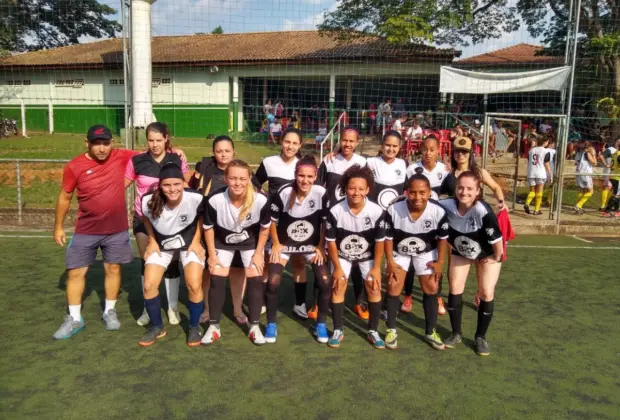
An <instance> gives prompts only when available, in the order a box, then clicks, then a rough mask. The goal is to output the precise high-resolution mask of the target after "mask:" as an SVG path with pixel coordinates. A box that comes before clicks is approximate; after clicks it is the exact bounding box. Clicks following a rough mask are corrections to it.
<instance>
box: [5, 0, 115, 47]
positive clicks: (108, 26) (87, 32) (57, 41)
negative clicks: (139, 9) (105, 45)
mask: <svg viewBox="0 0 620 420" xmlns="http://www.w3.org/2000/svg"><path fill="white" fill-rule="evenodd" d="M0 10H1V11H2V18H0V51H2V50H4V51H5V53H6V52H24V51H33V50H41V49H47V48H56V47H63V46H66V45H71V44H77V43H79V40H80V38H82V37H90V38H114V37H115V36H116V35H117V34H118V33H119V32H120V31H121V29H122V27H121V25H120V23H118V22H117V21H115V20H113V19H108V18H107V17H108V16H111V15H114V14H116V10H114V9H113V8H111V7H109V6H107V5H105V4H99V3H98V2H97V1H96V0H0Z"/></svg>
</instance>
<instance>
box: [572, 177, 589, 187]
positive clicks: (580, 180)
mask: <svg viewBox="0 0 620 420" xmlns="http://www.w3.org/2000/svg"><path fill="white" fill-rule="evenodd" d="M575 183H576V184H577V186H578V187H579V188H584V189H586V188H587V189H590V188H592V177H591V176H577V177H575Z"/></svg>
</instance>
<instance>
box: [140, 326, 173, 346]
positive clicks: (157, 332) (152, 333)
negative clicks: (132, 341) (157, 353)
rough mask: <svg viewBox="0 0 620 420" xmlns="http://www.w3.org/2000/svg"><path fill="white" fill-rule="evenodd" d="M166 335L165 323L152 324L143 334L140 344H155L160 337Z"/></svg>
mask: <svg viewBox="0 0 620 420" xmlns="http://www.w3.org/2000/svg"><path fill="white" fill-rule="evenodd" d="M165 335H166V330H164V326H163V325H157V326H151V328H149V330H148V331H147V333H146V334H144V335H143V336H142V338H141V339H140V341H138V344H140V345H141V346H142V347H148V346H151V345H153V344H155V341H156V340H157V339H159V338H162V337H164V336H165Z"/></svg>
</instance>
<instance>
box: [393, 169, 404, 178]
mask: <svg viewBox="0 0 620 420" xmlns="http://www.w3.org/2000/svg"><path fill="white" fill-rule="evenodd" d="M394 172H396V176H397V177H400V175H401V174H402V172H401V170H400V169H396V170H395V171H394Z"/></svg>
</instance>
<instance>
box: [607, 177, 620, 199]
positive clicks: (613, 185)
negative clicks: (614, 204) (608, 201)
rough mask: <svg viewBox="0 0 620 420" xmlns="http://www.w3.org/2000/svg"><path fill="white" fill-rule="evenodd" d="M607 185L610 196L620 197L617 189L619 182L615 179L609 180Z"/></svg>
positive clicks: (619, 190)
mask: <svg viewBox="0 0 620 420" xmlns="http://www.w3.org/2000/svg"><path fill="white" fill-rule="evenodd" d="M609 183H610V184H611V191H612V194H615V195H620V188H619V187H620V185H618V184H620V181H618V180H617V179H613V178H610V179H609Z"/></svg>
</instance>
